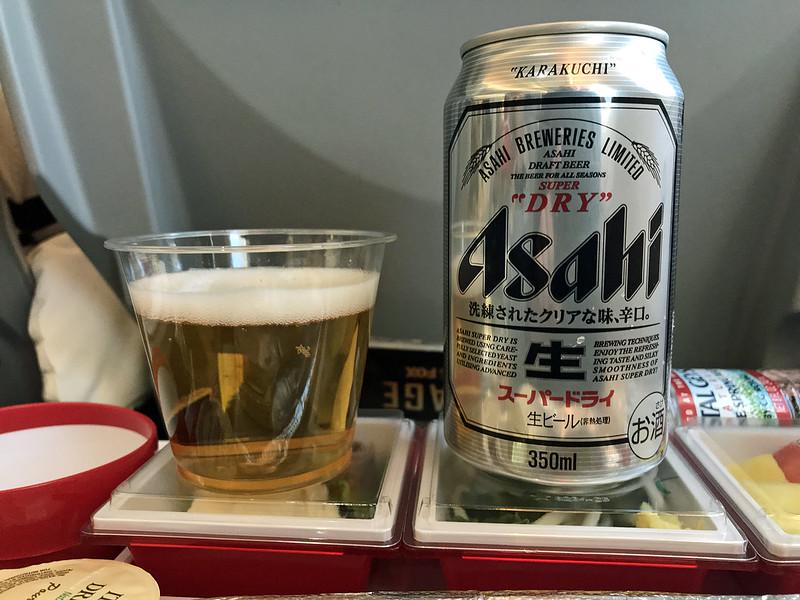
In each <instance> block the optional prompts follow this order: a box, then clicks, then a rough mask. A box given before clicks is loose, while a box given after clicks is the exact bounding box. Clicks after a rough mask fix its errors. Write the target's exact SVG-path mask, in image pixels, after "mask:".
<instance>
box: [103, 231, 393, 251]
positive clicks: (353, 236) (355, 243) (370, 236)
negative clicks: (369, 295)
mask: <svg viewBox="0 0 800 600" xmlns="http://www.w3.org/2000/svg"><path fill="white" fill-rule="evenodd" d="M214 235H227V236H231V235H242V236H247V235H286V236H289V235H295V236H303V235H308V236H310V235H327V236H330V237H331V238H335V237H337V236H339V237H342V238H348V239H340V240H336V239H331V240H329V241H322V242H292V243H276V244H253V245H247V246H230V245H208V246H197V245H191V246H190V245H180V241H181V240H185V239H189V238H197V237H203V236H214ZM396 239H397V235H395V234H393V233H386V232H380V231H361V230H355V229H269V228H267V229H208V230H202V231H181V232H176V233H157V234H147V235H136V236H129V237H119V238H111V239H108V240H106V241H105V243H104V244H103V245H104V246H105V247H106V248H108V249H109V250H113V251H115V252H143V253H152V254H230V253H234V252H246V253H256V252H303V251H305V252H308V251H313V250H338V249H344V248H358V247H362V246H373V245H376V244H388V243H391V242H393V241H395V240H396ZM167 241H171V242H174V243H173V244H172V245H169V244H166V243H164V242H167Z"/></svg>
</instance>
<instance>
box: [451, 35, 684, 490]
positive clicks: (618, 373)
mask: <svg viewBox="0 0 800 600" xmlns="http://www.w3.org/2000/svg"><path fill="white" fill-rule="evenodd" d="M666 39H667V38H666V34H664V33H663V32H662V31H660V30H657V29H655V28H651V27H647V26H641V25H634V24H629V23H598V24H592V23H560V24H545V25H539V26H531V27H527V28H525V27H523V28H516V29H511V30H505V31H501V32H496V33H493V34H487V35H486V36H482V37H481V38H477V39H476V40H474V41H473V42H471V43H468V44H467V45H466V46H465V48H464V54H463V61H464V64H463V68H462V71H461V74H460V75H459V79H458V80H457V82H456V84H455V86H454V88H453V91H452V92H451V94H450V97H449V98H448V103H447V105H446V108H445V144H446V158H445V163H446V165H445V186H446V203H447V219H446V225H445V227H446V232H445V235H446V238H447V248H448V253H449V254H448V256H449V260H448V267H447V274H446V277H447V280H448V281H447V294H448V296H447V298H446V305H447V306H448V312H449V315H448V327H449V328H448V335H447V353H446V356H447V362H448V378H449V381H448V382H447V384H448V385H447V393H448V400H449V401H448V407H447V414H446V417H445V418H446V426H445V431H446V434H447V439H448V441H449V442H450V444H451V445H452V446H453V447H454V449H455V450H456V451H457V452H458V453H459V454H460V455H461V456H462V457H464V458H465V459H467V460H469V461H470V462H473V463H474V464H477V465H478V466H481V467H482V468H485V469H489V470H491V471H495V472H499V473H504V474H507V475H511V476H514V477H518V478H523V479H527V480H531V481H536V482H540V483H546V484H554V485H570V484H604V483H612V482H614V481H620V480H624V479H629V478H631V477H634V476H636V475H638V474H640V473H642V472H643V471H645V470H647V469H648V468H650V467H651V466H653V465H655V464H657V463H658V462H659V461H660V460H661V458H662V457H663V454H664V452H665V450H666V444H667V413H668V411H667V400H666V399H667V391H668V384H669V365H670V348H671V335H672V306H671V305H672V288H673V281H674V255H675V248H674V245H675V225H676V223H675V219H676V204H677V189H678V174H679V160H680V136H681V119H682V113H683V95H682V92H681V90H680V87H679V86H678V83H677V81H676V80H675V77H674V75H672V72H671V71H670V70H669V66H668V65H667V63H666V58H665V50H666ZM559 55H560V56H561V58H563V60H561V59H559V58H556V59H554V58H553V57H554V56H559ZM545 58H547V60H545Z"/></svg>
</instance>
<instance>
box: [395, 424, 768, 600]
mask: <svg viewBox="0 0 800 600" xmlns="http://www.w3.org/2000/svg"><path fill="white" fill-rule="evenodd" d="M440 429H441V427H440V424H439V423H435V424H432V425H431V426H430V427H429V430H428V432H427V436H426V440H425V451H424V456H423V459H422V469H421V473H420V478H419V489H418V493H417V497H416V501H415V506H414V511H415V512H414V515H413V523H412V524H411V526H410V527H408V529H407V531H406V536H405V544H406V546H407V547H408V549H409V552H413V553H415V554H416V555H417V556H419V557H420V558H425V557H431V556H434V557H437V558H438V560H439V561H440V563H441V567H442V570H443V573H444V578H445V580H446V583H447V587H448V588H450V589H462V590H463V589H483V590H488V589H562V590H652V591H674V592H700V591H710V590H713V591H725V590H733V589H734V588H733V586H734V585H735V580H734V579H733V577H732V576H731V572H734V571H739V570H748V569H749V570H752V569H754V568H755V566H756V560H755V555H754V554H753V553H752V551H750V549H749V547H748V544H747V541H746V540H745V538H744V537H743V536H742V534H741V533H740V531H739V530H738V529H737V527H736V525H735V524H734V523H733V522H732V521H731V520H730V519H729V517H728V514H727V512H726V510H725V509H724V508H723V506H722V505H721V504H720V502H719V501H717V500H716V499H715V498H714V497H713V496H712V495H711V493H710V492H709V491H708V489H707V488H706V487H705V486H704V485H703V483H702V482H701V481H700V480H699V479H698V477H697V476H696V475H695V474H694V472H693V471H692V469H691V468H690V467H689V466H688V465H687V464H686V462H685V461H684V460H683V459H682V458H681V456H680V455H679V453H677V452H676V451H675V450H674V449H670V450H669V452H668V453H667V457H666V459H665V460H664V461H663V462H662V463H661V465H660V466H659V467H658V468H657V469H656V470H653V471H651V472H649V473H648V474H646V475H645V476H643V477H641V478H640V479H638V480H634V481H632V482H628V483H626V484H624V485H619V486H616V487H606V488H602V489H595V490H593V491H591V492H586V493H583V494H576V493H575V492H574V491H571V490H562V491H559V490H555V489H548V488H542V487H536V486H532V485H530V484H525V483H524V482H519V481H514V480H510V479H504V478H499V477H496V476H493V475H490V474H487V473H484V472H482V471H479V470H478V469H476V468H474V467H473V466H471V465H469V464H467V463H466V462H464V461H463V460H461V459H460V458H458V457H457V456H456V455H455V454H454V453H453V452H452V451H451V450H450V449H449V448H447V446H446V444H445V442H444V440H443V437H442V435H441V431H440Z"/></svg>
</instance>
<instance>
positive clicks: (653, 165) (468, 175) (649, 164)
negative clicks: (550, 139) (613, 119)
mask: <svg viewBox="0 0 800 600" xmlns="http://www.w3.org/2000/svg"><path fill="white" fill-rule="evenodd" d="M559 120H561V119H542V120H541V121H535V122H534V123H526V124H524V125H520V126H518V127H515V128H514V129H512V130H510V131H506V132H505V133H504V134H503V135H501V136H500V137H498V138H497V139H496V140H494V141H492V142H490V143H488V144H484V145H483V146H481V147H480V148H478V149H477V150H475V152H473V153H472V156H470V157H469V161H468V162H467V166H466V167H465V168H464V173H463V174H462V175H461V189H462V190H463V189H464V186H466V185H467V184H468V183H469V180H470V179H472V176H473V175H474V174H475V172H476V171H477V170H478V169H479V168H480V166H481V162H483V159H484V158H486V155H487V154H489V151H490V150H491V149H492V146H494V145H495V144H496V143H497V142H499V141H500V140H501V139H503V138H504V137H505V136H507V135H508V134H510V133H512V132H514V131H516V130H517V129H522V128H523V127H529V126H530V125H534V124H535V123H544V122H547V121H559ZM574 120H575V121H585V122H587V123H593V124H595V125H600V126H601V127H607V128H608V129H610V130H611V131H614V132H616V133H618V134H619V135H621V136H622V137H624V138H625V139H626V140H628V141H629V142H630V143H631V146H633V149H634V150H635V151H636V154H637V155H638V156H639V159H640V160H641V161H642V164H644V166H645V167H646V168H647V170H648V171H649V172H650V175H652V176H653V179H655V180H656V183H657V184H658V187H661V167H660V166H659V164H658V159H657V158H656V154H655V152H653V151H652V150H651V149H650V148H649V147H648V146H647V145H646V144H643V143H641V142H637V141H635V140H632V139H631V138H629V137H628V136H627V135H625V134H624V133H622V132H621V131H619V130H618V129H614V128H613V127H609V126H608V125H606V124H604V123H598V122H596V121H588V120H586V119H574Z"/></svg>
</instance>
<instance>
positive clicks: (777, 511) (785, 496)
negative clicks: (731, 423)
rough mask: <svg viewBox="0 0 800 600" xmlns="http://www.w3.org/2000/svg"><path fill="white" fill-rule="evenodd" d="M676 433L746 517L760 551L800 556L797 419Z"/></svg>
mask: <svg viewBox="0 0 800 600" xmlns="http://www.w3.org/2000/svg"><path fill="white" fill-rule="evenodd" d="M677 433H678V436H679V437H680V439H681V440H682V441H683V443H684V445H685V446H686V448H687V449H688V450H689V452H691V453H692V454H693V455H694V457H695V458H696V460H697V462H698V464H700V465H702V467H703V469H704V470H705V472H706V474H707V475H708V476H709V478H711V480H712V481H713V482H714V484H715V485H716V486H717V487H718V488H719V490H720V491H721V493H722V494H723V495H724V496H725V497H726V498H727V500H728V501H729V502H730V503H731V504H732V505H733V506H734V508H735V509H736V511H737V512H738V514H739V515H740V516H741V518H742V520H743V521H745V523H746V525H747V527H748V528H749V529H750V530H751V532H752V534H753V540H754V545H755V547H756V550H757V551H758V553H759V554H761V555H762V557H763V558H765V559H766V560H771V561H775V562H784V563H794V562H800V446H798V440H800V425H798V424H795V425H792V426H787V427H774V426H752V425H748V426H738V427H706V428H702V427H698V426H695V427H684V428H680V429H678V430H677ZM773 453H777V457H776V456H775V455H774V454H773ZM792 480H794V482H793V481H792Z"/></svg>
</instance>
